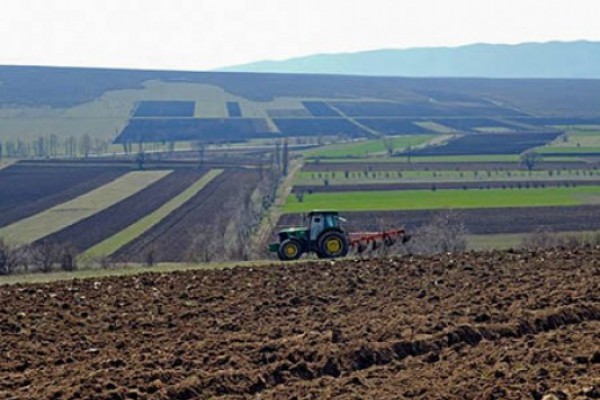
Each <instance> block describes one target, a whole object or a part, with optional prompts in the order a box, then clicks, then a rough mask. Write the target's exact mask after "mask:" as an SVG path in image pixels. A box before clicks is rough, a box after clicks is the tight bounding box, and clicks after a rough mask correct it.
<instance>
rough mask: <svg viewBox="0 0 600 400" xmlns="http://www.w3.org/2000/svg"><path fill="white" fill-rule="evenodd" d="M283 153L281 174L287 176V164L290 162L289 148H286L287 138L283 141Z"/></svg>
mask: <svg viewBox="0 0 600 400" xmlns="http://www.w3.org/2000/svg"><path fill="white" fill-rule="evenodd" d="M282 152H283V154H282V156H281V159H282V161H281V164H282V170H281V174H282V175H283V176H287V174H288V168H289V164H290V154H289V152H290V150H289V148H288V140H287V138H286V139H285V140H284V142H283V150H282Z"/></svg>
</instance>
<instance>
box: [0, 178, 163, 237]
mask: <svg viewBox="0 0 600 400" xmlns="http://www.w3.org/2000/svg"><path fill="white" fill-rule="evenodd" d="M171 172H173V171H172V170H159V171H134V172H129V173H126V174H125V175H122V176H120V177H118V178H117V179H115V180H113V181H111V182H109V183H107V184H105V185H103V186H100V187H98V188H96V189H93V190H91V191H89V192H87V193H84V194H82V195H80V196H79V197H76V198H74V199H72V200H69V201H67V202H64V203H61V204H59V205H57V206H54V207H52V208H49V209H47V210H44V211H42V212H40V213H38V214H35V215H32V216H30V217H27V218H24V219H22V220H19V221H16V222H14V223H13V224H11V225H8V226H5V227H3V228H1V229H0V236H1V237H3V238H4V239H5V240H7V241H8V242H15V243H32V242H35V241H36V240H39V239H42V238H44V237H46V236H49V235H51V234H53V233H55V232H58V231H60V230H61V229H64V228H66V227H68V226H70V225H73V224H75V223H77V222H79V221H81V220H83V219H85V218H88V217H90V216H92V215H94V214H96V213H99V212H101V211H103V210H105V209H107V208H109V207H110V206H112V205H114V204H117V203H119V202H121V201H123V200H125V199H127V198H128V197H130V196H133V195H134V194H136V193H138V192H139V191H141V190H143V189H144V188H146V187H148V186H150V185H151V184H153V183H155V182H157V181H159V180H160V179H162V178H164V177H165V176H167V175H168V174H170V173H171Z"/></svg>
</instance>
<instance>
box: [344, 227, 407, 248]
mask: <svg viewBox="0 0 600 400" xmlns="http://www.w3.org/2000/svg"><path fill="white" fill-rule="evenodd" d="M350 237H351V239H350V246H351V247H352V248H354V249H356V253H358V254H361V253H364V252H365V251H367V250H369V247H370V250H371V251H375V250H377V249H378V248H380V247H391V246H393V245H394V244H396V243H397V241H398V239H399V238H400V237H401V238H402V239H401V241H402V244H405V243H407V242H408V241H409V240H410V236H409V235H406V233H405V231H404V229H395V230H391V231H384V232H358V233H352V234H350Z"/></svg>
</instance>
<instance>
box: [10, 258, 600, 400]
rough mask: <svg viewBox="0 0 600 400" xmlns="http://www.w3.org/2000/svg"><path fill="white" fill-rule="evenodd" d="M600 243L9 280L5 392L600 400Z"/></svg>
mask: <svg viewBox="0 0 600 400" xmlns="http://www.w3.org/2000/svg"><path fill="white" fill-rule="evenodd" d="M599 259H600V249H598V248H585V249H579V250H574V251H569V252H565V251H560V252H547V251H537V252H494V253H469V254H453V255H441V256H431V257H403V258H397V259H396V258H392V259H386V260H379V261H354V260H348V261H341V262H335V263H330V262H326V263H315V262H312V263H298V264H293V265H289V266H287V267H286V266H283V267H282V266H271V267H253V268H235V269H226V270H222V271H218V270H213V271H189V272H179V273H173V274H156V273H148V274H143V275H139V276H134V277H121V278H104V279H89V280H77V281H69V282H57V283H51V284H41V285H15V286H8V287H7V286H5V287H2V288H0V300H1V301H2V304H4V306H3V308H2V310H1V311H0V327H1V329H2V337H3V340H2V341H1V342H0V352H1V353H2V354H5V355H6V356H7V357H6V359H5V361H4V362H2V363H0V374H1V375H2V376H3V377H4V379H2V380H0V397H2V398H36V399H56V398H65V399H70V398H89V399H100V398H138V399H151V398H152V399H177V398H179V399H183V398H188V399H191V398H212V399H250V398H257V397H258V396H260V398H263V399H290V398H293V397H294V396H295V397H297V398H319V399H348V398H377V399H398V398H413V399H431V398H445V399H481V398H502V399H524V398H540V399H541V398H542V397H544V396H546V395H551V394H554V396H555V398H581V399H590V398H596V397H597V393H598V387H599V386H600V381H599V377H600V363H599V362H600V346H599V343H600V340H599V339H600V338H599V337H598V332H599V331H600V325H599V321H600V297H599V294H598V290H597V287H598V285H600V277H599V276H598V260H599Z"/></svg>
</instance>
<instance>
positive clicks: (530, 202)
mask: <svg viewBox="0 0 600 400" xmlns="http://www.w3.org/2000/svg"><path fill="white" fill-rule="evenodd" d="M598 203H600V186H585V187H575V188H572V187H571V188H530V189H489V190H474V191H473V190H460V189H448V190H437V191H424V190H403V191H379V192H378V191H368V192H364V191H359V192H333V193H314V194H310V195H306V196H305V197H304V200H303V201H302V202H299V201H298V200H297V199H296V197H295V196H294V195H290V196H289V197H288V200H287V202H286V204H285V206H284V212H287V213H297V212H307V211H310V210H312V209H335V210H340V211H367V210H423V209H446V208H493V207H519V206H527V207H536V206H576V205H584V204H598Z"/></svg>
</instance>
